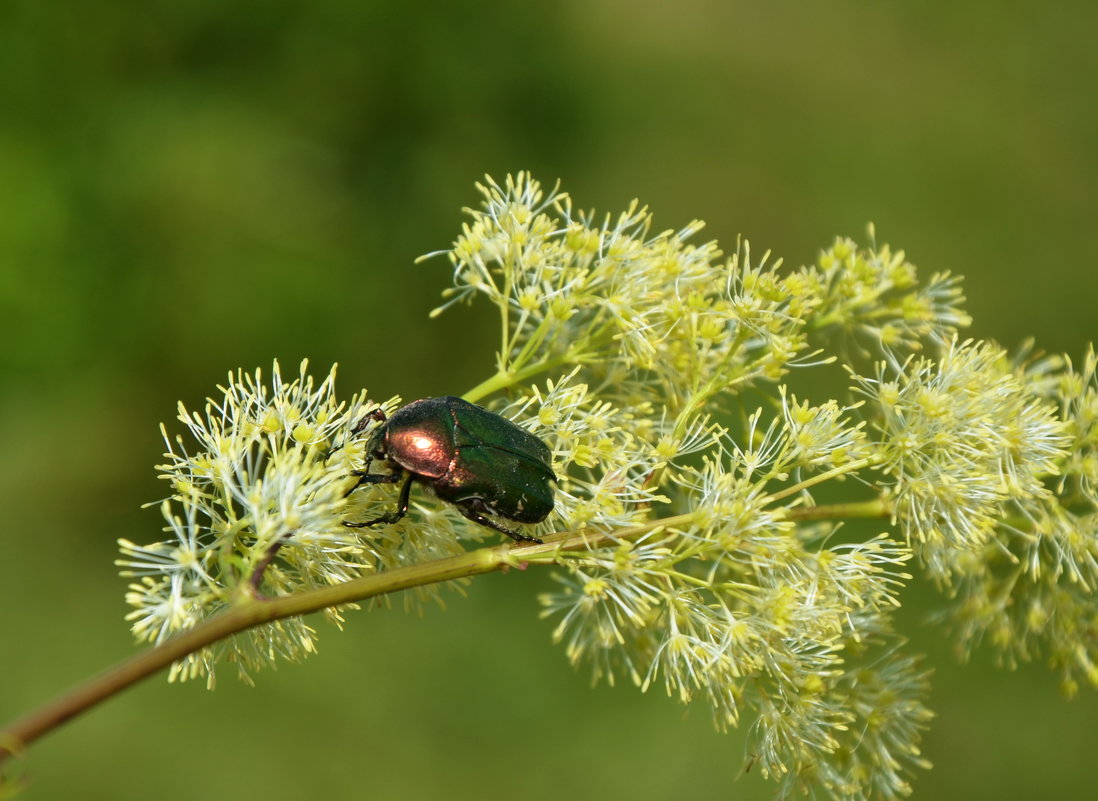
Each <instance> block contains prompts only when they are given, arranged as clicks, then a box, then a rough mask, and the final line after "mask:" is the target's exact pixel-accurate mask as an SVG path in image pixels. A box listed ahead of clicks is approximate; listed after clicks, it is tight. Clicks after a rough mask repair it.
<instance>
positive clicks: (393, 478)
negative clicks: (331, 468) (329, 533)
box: [343, 473, 412, 528]
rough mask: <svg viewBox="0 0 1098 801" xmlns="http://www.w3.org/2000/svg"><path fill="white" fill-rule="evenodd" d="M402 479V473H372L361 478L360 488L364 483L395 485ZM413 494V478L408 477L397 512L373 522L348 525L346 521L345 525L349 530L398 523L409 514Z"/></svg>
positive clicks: (402, 488)
mask: <svg viewBox="0 0 1098 801" xmlns="http://www.w3.org/2000/svg"><path fill="white" fill-rule="evenodd" d="M401 478H402V476H401V474H400V473H393V474H391V475H390V474H385V475H380V474H379V475H375V474H372V473H367V474H366V475H363V476H361V477H360V479H359V483H358V486H361V485H362V484H363V483H367V484H395V483H396V482H398V481H400V479H401ZM365 479H368V480H366V481H364V480H365ZM357 488H358V487H357V486H356V489H357ZM351 492H354V490H351ZM348 494H349V493H348ZM411 494H412V477H411V476H408V477H407V478H406V479H405V480H404V486H403V487H401V488H400V497H399V498H398V499H397V508H396V511H394V512H389V513H388V514H384V515H382V516H381V517H375V518H374V519H373V520H364V521H362V522H361V523H348V522H346V521H344V523H343V525H345V526H346V527H347V528H366V527H367V526H378V525H381V524H382V523H384V524H386V525H389V524H391V523H395V522H396V521H398V520H400V518H402V517H404V515H406V514H408V503H409V500H408V499H409V496H410V495H411Z"/></svg>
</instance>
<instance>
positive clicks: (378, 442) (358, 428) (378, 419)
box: [353, 406, 387, 459]
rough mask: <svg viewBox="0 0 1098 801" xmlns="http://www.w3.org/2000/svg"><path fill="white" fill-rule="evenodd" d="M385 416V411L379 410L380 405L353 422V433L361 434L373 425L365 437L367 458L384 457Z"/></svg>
mask: <svg viewBox="0 0 1098 801" xmlns="http://www.w3.org/2000/svg"><path fill="white" fill-rule="evenodd" d="M386 423H387V418H386V417H385V412H383V411H382V410H381V407H380V406H379V407H378V408H376V409H374V410H373V411H371V412H369V413H367V414H366V415H364V416H363V418H362V419H361V420H359V421H358V423H357V424H355V427H354V429H353V433H355V434H361V433H362V432H363V431H365V430H366V429H368V428H370V426H371V425H373V430H372V431H370V433H369V435H368V436H367V438H366V448H365V452H364V455H365V456H366V458H367V459H384V458H385V429H386V428H387V425H386Z"/></svg>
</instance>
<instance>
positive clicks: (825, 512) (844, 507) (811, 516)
mask: <svg viewBox="0 0 1098 801" xmlns="http://www.w3.org/2000/svg"><path fill="white" fill-rule="evenodd" d="M891 515H892V506H891V504H889V503H888V501H887V500H886V499H884V498H873V499H872V500H868V501H851V502H850V503H829V504H823V505H822V506H797V507H794V508H792V509H787V510H786V512H785V516H786V518H787V519H789V520H835V519H842V518H849V517H890V516H891Z"/></svg>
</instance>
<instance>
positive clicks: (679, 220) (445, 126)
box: [0, 0, 1098, 801]
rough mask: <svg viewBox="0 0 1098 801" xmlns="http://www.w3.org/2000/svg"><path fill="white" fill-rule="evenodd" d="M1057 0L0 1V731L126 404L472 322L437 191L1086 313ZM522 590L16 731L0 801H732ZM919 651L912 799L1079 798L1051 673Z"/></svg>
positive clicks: (102, 626)
mask: <svg viewBox="0 0 1098 801" xmlns="http://www.w3.org/2000/svg"><path fill="white" fill-rule="evenodd" d="M1096 29H1098V13H1096V11H1095V8H1094V6H1093V5H1092V4H1090V3H1084V2H1077V3H1055V4H1046V3H1037V2H1023V3H1015V4H1011V6H1010V8H1009V10H1008V9H1007V8H1006V7H1005V6H1003V5H1002V4H997V3H991V2H975V1H974V0H966V1H965V2H958V3H952V4H946V3H936V4H898V3H888V4H874V3H865V2H854V1H853V0H849V1H847V2H833V3H827V4H803V3H795V2H787V1H784V0H783V1H782V2H771V3H765V4H762V3H741V2H718V1H717V0H685V1H684V2H680V3H677V4H674V6H672V5H671V4H663V3H636V2H625V1H624V0H610V1H608V0H596V1H595V2H580V1H579V0H570V1H569V2H548V3H542V4H537V5H534V4H520V3H503V2H487V1H483V0H482V2H473V3H468V2H467V3H438V4H431V5H422V6H420V5H415V4H405V3H395V2H351V0H316V1H315V2H312V3H298V2H289V1H288V0H274V1H272V0H268V1H267V2H257V1H256V0H246V1H244V2H237V3H223V2H208V1H205V0H192V2H181V3H180V2H177V3H171V2H149V3H142V4H133V3H125V2H120V1H119V0H104V1H103V2H98V3H94V4H93V3H77V2H71V1H70V2H55V3H44V2H37V1H36V0H8V2H6V3H4V4H3V5H2V7H0V76H3V78H2V79H0V332H2V333H3V343H4V346H3V347H2V348H0V411H2V413H3V420H4V421H5V423H6V426H5V427H6V435H5V437H4V446H3V448H2V449H0V503H2V508H3V510H4V523H5V525H4V527H3V528H4V535H3V536H2V537H0V566H2V567H3V576H4V581H3V582H2V583H0V610H2V611H0V663H2V665H3V676H4V680H3V689H2V690H0V718H6V717H8V716H10V715H14V714H16V713H18V712H21V711H23V710H24V709H26V708H27V707H28V706H29V705H31V704H32V703H34V702H36V701H39V700H41V699H43V698H45V697H47V696H48V695H51V694H53V693H54V692H56V691H57V690H59V689H61V688H62V687H64V686H67V685H68V684H70V683H72V682H74V681H75V680H77V679H79V678H80V677H82V676H85V675H88V674H89V673H91V672H94V671H96V670H99V669H101V668H102V667H104V666H106V665H107V664H109V663H111V662H113V661H115V660H117V659H119V658H121V657H122V656H124V655H126V654H128V653H130V652H131V650H132V648H133V646H132V645H131V643H130V637H129V635H128V632H127V631H126V627H125V625H124V623H123V622H122V615H123V613H124V608H123V604H122V590H123V586H124V582H123V581H122V580H120V579H118V578H117V577H116V576H115V575H114V568H113V567H112V565H111V562H112V560H113V558H114V552H115V546H114V540H115V538H117V537H128V538H131V539H134V540H137V541H144V540H149V539H153V538H155V537H156V536H157V535H158V533H159V532H158V529H159V522H158V517H157V515H156V513H155V511H152V510H141V509H140V508H139V505H140V504H141V503H143V502H146V501H150V500H156V499H158V498H160V497H162V495H163V494H164V488H163V486H162V485H160V484H158V483H157V481H156V479H155V477H154V473H153V471H152V468H151V466H152V464H153V463H155V462H156V461H157V460H158V456H159V454H160V452H161V449H162V448H161V444H160V442H159V433H158V431H157V424H158V423H159V422H160V421H161V420H165V421H167V420H170V419H171V418H172V417H173V416H174V404H175V401H176V400H177V399H182V400H184V401H185V402H187V403H188V405H191V406H195V405H197V404H198V403H199V402H200V401H201V399H202V398H203V397H204V396H205V395H206V394H207V393H209V392H211V391H212V390H213V386H214V384H215V383H217V382H219V381H220V380H221V379H222V377H223V376H224V374H225V371H227V370H229V369H231V368H235V367H245V368H252V367H254V366H257V365H268V364H269V363H270V361H271V359H272V358H275V357H278V358H279V359H280V360H282V362H283V364H284V365H288V366H293V365H296V363H297V361H298V360H299V359H301V358H302V357H306V356H307V357H309V358H310V359H312V361H313V363H314V365H315V366H316V370H317V372H319V373H321V374H323V373H324V372H325V371H326V369H327V366H328V365H329V364H330V363H331V362H333V361H338V362H339V363H340V364H341V386H342V387H343V390H344V391H345V392H346V393H347V394H348V395H349V394H350V393H351V392H352V391H353V390H355V389H357V388H359V387H360V386H363V385H365V386H368V387H369V388H370V389H371V390H372V391H373V392H374V393H376V394H377V395H378V396H383V397H387V396H388V395H391V394H394V393H400V394H402V395H404V396H405V397H406V398H413V397H419V396H422V395H427V394H440V393H460V392H462V391H464V390H465V389H467V388H468V387H470V386H472V385H473V384H474V383H476V382H477V381H479V380H481V379H482V378H484V377H485V376H486V375H487V374H488V372H489V370H490V368H491V360H492V347H493V344H494V339H493V336H494V330H493V321H492V320H490V319H482V318H481V317H480V316H479V315H478V310H477V309H476V308H473V309H465V308H462V309H456V310H454V312H453V313H448V314H447V315H445V316H444V317H443V318H441V319H439V320H435V321H428V320H427V318H426V313H427V312H428V310H429V309H430V308H432V307H433V305H434V304H435V303H436V300H437V298H438V293H439V292H440V291H441V289H442V288H443V287H444V286H445V285H446V283H447V280H448V273H447V269H446V265H445V263H444V262H443V261H441V260H439V261H434V262H428V263H426V264H422V265H419V266H414V265H413V264H412V260H413V259H414V258H415V257H416V256H418V255H419V254H421V253H423V252H425V251H429V250H434V249H437V248H441V247H444V246H446V245H447V244H448V243H449V242H450V240H451V239H452V237H453V236H454V235H455V233H456V232H457V230H458V226H459V224H460V222H461V218H460V216H459V210H460V208H461V207H462V206H463V205H465V204H468V203H472V202H475V195H474V192H473V190H472V186H471V184H472V182H473V181H474V180H477V179H478V178H479V177H480V176H481V175H482V174H483V173H484V172H491V173H493V174H495V175H496V176H498V177H502V175H503V173H505V172H507V171H509V170H518V169H530V170H532V171H533V172H534V174H535V175H536V176H537V177H539V178H541V179H542V180H543V181H545V182H547V183H551V182H552V181H553V180H555V179H556V178H557V177H560V178H561V179H562V180H563V181H564V186H565V188H566V189H567V190H568V191H570V192H571V193H572V194H573V196H574V197H575V198H576V200H577V203H578V204H579V205H580V206H582V207H589V206H597V207H598V208H599V209H600V210H603V211H615V210H617V209H619V208H620V207H622V206H624V205H625V204H626V203H627V202H628V200H629V199H630V198H632V197H634V196H637V197H640V198H641V199H642V200H643V201H644V202H647V203H649V204H650V205H652V206H653V208H654V209H655V212H656V219H657V225H658V226H660V227H677V226H679V225H682V224H684V223H685V222H687V221H689V220H690V219H692V218H695V217H701V218H703V219H706V220H708V221H709V224H710V225H709V228H708V229H707V235H710V236H716V237H718V238H719V239H721V240H722V241H723V242H725V243H726V247H730V246H731V245H732V243H733V242H734V239H735V236H736V235H737V234H738V233H741V232H742V233H744V234H745V235H747V236H748V237H749V238H750V239H751V241H752V243H753V246H754V247H755V248H756V249H758V250H762V249H765V248H773V249H774V251H775V253H776V254H777V255H780V256H783V257H785V258H786V259H787V260H788V261H790V262H793V263H801V262H804V261H808V260H811V259H813V258H814V257H815V253H816V251H817V249H818V248H819V247H820V246H823V245H825V244H827V243H828V242H829V241H830V240H831V238H832V237H833V236H834V235H836V234H852V235H854V236H856V237H860V236H862V235H863V231H864V225H865V223H866V222H867V221H869V220H873V221H875V222H876V225H877V231H878V237H879V238H880V239H881V240H882V241H890V242H892V243H894V244H896V245H899V246H902V247H904V248H906V249H907V252H908V255H909V257H910V258H911V259H912V260H913V261H914V262H915V263H916V264H918V265H919V266H920V267H921V268H922V269H923V270H925V271H926V272H928V273H929V272H932V271H936V270H943V269H949V270H952V271H954V272H960V273H962V274H964V275H965V276H966V277H967V284H966V285H967V291H968V295H969V297H970V302H969V305H968V308H969V310H970V311H971V312H972V313H973V315H974V317H975V319H976V324H975V326H974V328H973V334H974V335H977V336H982V337H994V338H997V339H999V340H1000V341H1002V342H1004V343H1006V344H1007V345H1010V346H1013V345H1016V344H1017V343H1019V342H1020V341H1021V340H1022V339H1023V338H1024V337H1026V336H1029V335H1034V336H1036V337H1037V338H1038V341H1039V343H1040V344H1041V345H1042V346H1044V347H1046V348H1048V349H1050V350H1066V351H1068V352H1070V353H1073V354H1076V355H1078V354H1079V353H1081V351H1082V349H1083V347H1084V344H1085V342H1086V341H1088V340H1091V339H1094V338H1095V336H1094V327H1093V324H1092V320H1093V314H1092V308H1093V306H1094V301H1095V296H1096V289H1098V279H1096V278H1095V277H1094V272H1093V269H1092V267H1091V264H1090V255H1091V253H1092V252H1093V237H1092V230H1093V216H1094V211H1095V205H1096V204H1095V200H1096V189H1095V187H1096V186H1098V148H1095V146H1094V144H1095V142H1096V141H1098V106H1096V100H1095V94H1094V86H1095V85H1096V83H1095V79H1096V78H1098V56H1096V55H1095V51H1094V48H1093V41H1092V39H1093V31H1094V30H1096ZM545 581H546V579H545V577H544V576H535V575H521V576H520V575H516V574H509V575H506V576H493V577H487V578H484V579H478V580H477V581H476V583H475V585H474V586H472V587H471V588H470V590H469V592H470V598H468V599H462V598H460V597H459V596H457V595H456V594H455V595H453V599H452V603H450V609H449V610H448V611H446V612H445V613H443V612H441V611H437V610H434V611H431V612H430V613H428V614H427V615H426V616H425V617H424V618H423V619H418V618H415V617H408V616H405V615H404V614H403V613H401V612H400V611H399V610H396V609H394V610H388V611H385V610H379V611H375V612H371V613H369V614H367V613H358V614H354V615H352V616H351V620H350V625H349V627H348V629H349V630H348V631H347V632H346V633H345V634H343V635H337V634H335V633H334V632H330V631H322V638H321V654H320V655H319V656H318V657H317V658H315V659H313V660H311V663H310V664H307V665H304V666H290V667H286V668H285V669H283V670H281V671H279V672H277V673H269V674H266V675H263V676H261V677H260V686H259V688H258V689H255V690H251V689H247V688H244V687H240V686H237V685H236V684H235V683H234V682H233V681H231V680H228V679H226V680H223V681H222V684H221V686H220V687H219V689H218V690H217V692H216V693H213V694H209V693H207V692H206V691H205V690H204V689H202V688H201V687H200V686H198V685H195V686H183V687H175V686H167V685H165V684H164V683H163V681H162V680H159V679H154V680H153V681H152V682H151V683H149V684H148V685H145V686H141V687H139V688H137V689H135V690H133V691H131V692H129V693H127V694H126V695H125V696H123V697H122V698H119V699H116V700H115V701H113V702H111V703H109V704H108V705H107V706H105V707H103V708H101V709H98V710H95V711H94V712H93V713H91V715H90V716H89V717H87V718H85V719H82V720H79V721H77V722H75V723H74V724H72V725H71V726H70V727H68V728H67V729H65V730H63V731H61V732H59V733H57V734H55V735H52V736H51V737H50V738H49V739H48V740H46V741H44V742H43V743H41V744H40V746H38V747H36V748H35V749H34V751H33V752H32V754H31V756H30V759H29V768H30V769H31V772H32V774H33V777H34V783H33V785H32V787H31V789H30V790H29V792H28V793H27V797H28V798H31V799H69V798H82V799H87V800H88V801H91V800H92V799H97V798H111V799H131V798H132V799H138V798H141V799H144V798H148V797H150V795H153V794H155V795H156V796H157V797H159V798H161V799H164V801H169V800H170V799H174V798H180V799H183V798H196V797H207V798H218V797H234V796H240V795H242V794H253V793H254V794H255V795H256V796H259V795H260V794H262V795H263V796H264V797H266V798H270V799H292V798H300V797H303V796H305V795H306V794H309V795H310V796H311V797H320V798H357V797H360V796H367V795H369V796H371V797H375V798H393V797H401V798H428V797H447V798H453V799H460V798H485V797H489V798H493V797H499V798H507V799H509V800H510V801H516V800H517V799H541V798H560V797H572V798H594V797H598V796H600V795H601V796H609V797H623V796H628V797H631V798H634V799H649V798H651V799H664V798H671V797H682V796H683V795H684V794H685V793H686V792H689V795H690V797H692V798H710V797H713V798H717V797H729V796H731V795H732V794H733V793H734V794H736V796H737V797H741V798H766V797H768V795H769V786H768V785H766V784H765V783H764V782H762V781H761V780H760V779H759V777H757V776H756V775H754V774H753V773H752V774H749V775H748V776H747V777H746V778H744V779H741V780H740V781H739V782H738V783H737V784H733V780H734V779H735V777H736V776H737V774H738V773H739V771H740V762H741V759H742V757H743V745H742V740H741V739H740V738H739V737H738V736H737V735H732V736H728V737H722V736H718V735H716V734H714V733H712V732H711V731H710V730H709V725H708V720H707V716H706V714H705V712H704V710H700V709H699V710H693V711H691V712H690V713H689V714H688V715H686V716H684V714H683V712H682V710H681V709H680V708H679V707H677V706H676V705H674V704H673V703H672V702H670V701H667V700H664V699H661V698H659V697H658V695H656V694H653V695H652V697H649V698H642V697H640V696H639V695H638V694H637V693H636V692H635V691H634V690H632V689H631V688H617V689H614V690H607V689H605V688H603V689H600V690H596V691H593V692H592V691H590V690H589V689H588V687H587V682H586V679H585V677H583V676H577V675H573V674H572V672H571V670H570V669H569V668H568V666H567V665H566V664H565V659H564V656H563V653H562V652H561V649H559V648H554V647H553V646H551V645H550V644H549V642H548V635H549V630H550V626H549V624H547V623H545V622H540V621H538V620H537V619H536V612H537V609H536V605H535V602H534V595H535V594H536V591H537V589H539V588H541V587H544V586H545ZM932 602H933V598H932V596H929V595H927V594H926V593H923V595H918V594H917V595H916V597H915V599H913V601H912V608H910V609H909V610H907V611H905V619H906V621H907V623H908V625H909V630H910V631H911V632H912V634H913V635H914V638H915V643H914V645H913V648H914V649H918V650H922V651H926V652H929V653H930V654H931V657H932V659H933V662H934V664H935V665H936V667H937V674H936V679H935V687H936V690H935V697H934V699H933V705H934V706H935V708H936V709H937V711H938V713H939V718H938V720H937V721H936V723H935V726H934V728H933V730H932V731H931V733H930V735H929V738H928V740H927V743H926V751H927V754H928V756H929V757H930V758H931V759H932V760H933V761H934V762H935V763H937V767H936V769H935V770H934V771H933V772H931V773H930V774H928V775H926V776H923V777H921V780H920V782H919V784H918V785H917V788H916V794H917V795H916V797H923V798H938V799H951V798H957V799H965V798H975V797H981V798H993V797H994V798H1003V799H1006V798H1034V797H1049V798H1052V797H1063V798H1068V797H1080V796H1081V795H1082V794H1083V788H1089V787H1090V786H1091V785H1092V783H1093V781H1092V776H1091V762H1092V753H1093V749H1094V746H1095V745H1096V740H1095V734H1094V726H1093V721H1094V719H1095V714H1096V711H1098V704H1096V701H1095V697H1094V694H1093V693H1087V694H1084V696H1083V697H1082V698H1080V699H1079V700H1077V701H1076V702H1074V703H1071V704H1068V703H1066V702H1064V701H1063V700H1061V699H1060V698H1059V697H1058V696H1057V694H1056V692H1055V688H1054V686H1053V684H1054V681H1053V677H1052V676H1051V674H1049V673H1047V672H1046V671H1044V670H1043V669H1042V668H1041V667H1040V666H1031V667H1027V668H1025V669H1023V670H1021V671H1019V672H1018V673H1003V672H996V671H993V670H992V669H991V668H990V665H989V664H988V660H987V659H986V658H978V659H977V660H975V664H973V665H970V666H968V667H965V668H962V667H960V666H958V665H957V664H956V663H955V662H953V661H952V659H951V657H950V655H949V651H948V644H947V643H945V642H944V641H943V639H942V638H941V637H940V636H937V634H936V633H935V632H933V631H931V630H928V629H926V628H924V627H922V625H921V615H922V613H923V611H924V610H923V608H922V607H923V606H926V605H929V604H930V603H932Z"/></svg>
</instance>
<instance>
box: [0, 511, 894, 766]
mask: <svg viewBox="0 0 1098 801" xmlns="http://www.w3.org/2000/svg"><path fill="white" fill-rule="evenodd" d="M888 513H889V512H888V508H887V504H886V503H885V502H884V501H882V500H872V501H863V502H856V503H842V504H832V505H829V506H815V507H800V508H794V509H790V510H788V515H789V517H790V518H791V519H797V520H808V519H819V518H824V517H884V516H887V515H888ZM693 518H694V513H692V512H687V513H685V514H680V515H675V516H673V517H665V518H658V519H655V520H652V521H650V522H648V523H642V524H640V525H636V526H631V527H628V528H621V529H617V530H615V531H612V532H600V531H590V530H584V531H583V532H581V533H577V532H563V533H561V534H557V535H553V536H550V537H547V538H546V540H545V542H543V543H531V544H528V545H522V546H515V545H511V544H503V545H496V546H493V547H490V548H480V549H478V550H475V551H468V552H467V553H464V554H461V555H459V556H452V557H448V558H445V559H436V560H433V561H431V562H424V563H422V564H418V565H409V566H408V567H402V568H397V569H394V570H387V571H385V572H383V573H375V574H373V575H370V576H365V577H363V578H360V579H355V580H353V581H347V582H344V583H343V584H337V585H334V586H331V587H321V588H318V589H315V590H308V591H305V592H300V593H295V594H293V595H286V596H283V597H280V598H261V597H255V596H249V595H242V596H241V601H240V602H239V603H238V604H237V605H236V606H234V607H232V608H230V609H228V610H227V611H225V612H222V613H220V614H218V615H216V616H214V617H211V618H209V619H207V620H204V621H202V622H201V623H199V624H197V625H196V626H195V627H194V628H192V629H189V630H187V631H184V632H181V633H179V634H177V635H175V636H174V637H172V638H170V639H168V640H165V641H164V642H162V643H160V644H159V645H156V646H153V647H152V648H149V649H148V650H146V651H143V652H141V653H138V654H135V655H133V656H131V657H130V658H128V659H125V660H123V661H122V662H120V663H118V664H117V665H115V666H114V667H112V668H109V669H108V670H106V671H104V672H103V673H100V674H99V675H98V676H93V677H92V678H90V679H88V680H87V681H85V682H83V683H82V684H79V685H77V686H76V687H74V688H72V689H71V690H69V691H68V692H66V693H63V694H62V695H60V696H58V697H57V698H55V699H53V700H51V701H48V702H46V703H44V704H43V705H41V706H40V707H38V708H37V709H34V710H32V711H31V712H29V713H28V714H26V715H25V716H23V717H21V718H18V719H16V720H14V721H12V722H10V723H8V724H7V725H6V726H4V727H3V728H2V729H0V766H2V765H3V763H4V762H6V761H8V760H9V759H12V758H13V757H15V756H16V755H17V754H20V753H22V752H23V751H24V750H25V749H26V747H27V746H29V745H30V744H31V743H33V742H34V741H36V740H38V739H39V738H40V737H42V736H44V735H46V734H48V733H49V732H51V731H53V730H54V729H56V728H58V727H59V726H61V725H62V724H64V723H66V722H67V721H69V720H72V719H73V718H75V717H77V716H78V715H80V714H82V713H84V712H86V711H87V710H89V709H91V708H92V707H94V706H96V705H97V704H99V703H100V702H102V701H105V700H107V699H108V698H111V697H112V696H114V695H117V694H118V693H120V692H122V691H123V690H125V689H127V688H129V687H132V686H133V685H135V684H137V683H138V682H139V681H141V680H142V679H145V678H148V677H149V676H151V675H153V674H154V673H158V672H159V671H161V670H164V669H165V668H167V667H168V666H169V665H171V664H172V663H173V662H176V661H177V660H179V659H182V658H183V657H185V656H187V655H188V654H191V653H194V652H195V651H198V650H201V649H202V648H205V647H207V646H210V645H212V644H213V643H215V642H218V641H219V640H222V639H225V638H226V637H230V636H232V635H234V634H239V633H240V632H243V631H247V630H248V629H250V628H254V627H255V626H259V625H262V624H264V623H270V622H271V621H274V620H281V619H283V618H287V617H294V616H296V615H307V614H312V613H314V612H318V611H320V610H322V609H326V608H328V607H335V606H341V605H345V604H350V603H355V602H358V601H363V600H366V599H368V598H374V597H377V596H379V595H386V594H388V593H393V592H399V591H400V590H406V589H409V588H411V587H422V586H426V585H429V584H437V583H440V582H443V581H452V580H454V579H460V578H468V577H470V576H477V575H482V574H484V573H491V572H493V571H496V570H504V569H507V568H510V567H516V568H519V569H525V568H526V566H527V565H529V564H553V563H556V562H557V561H559V555H560V554H561V552H563V551H573V550H579V549H584V548H590V547H594V546H598V545H603V544H606V543H609V542H620V541H621V540H627V539H632V538H634V537H637V536H640V535H642V534H644V533H647V532H650V531H653V530H655V529H667V528H676V527H679V526H683V525H687V524H689V523H690V522H691V520H692V519H693Z"/></svg>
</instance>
